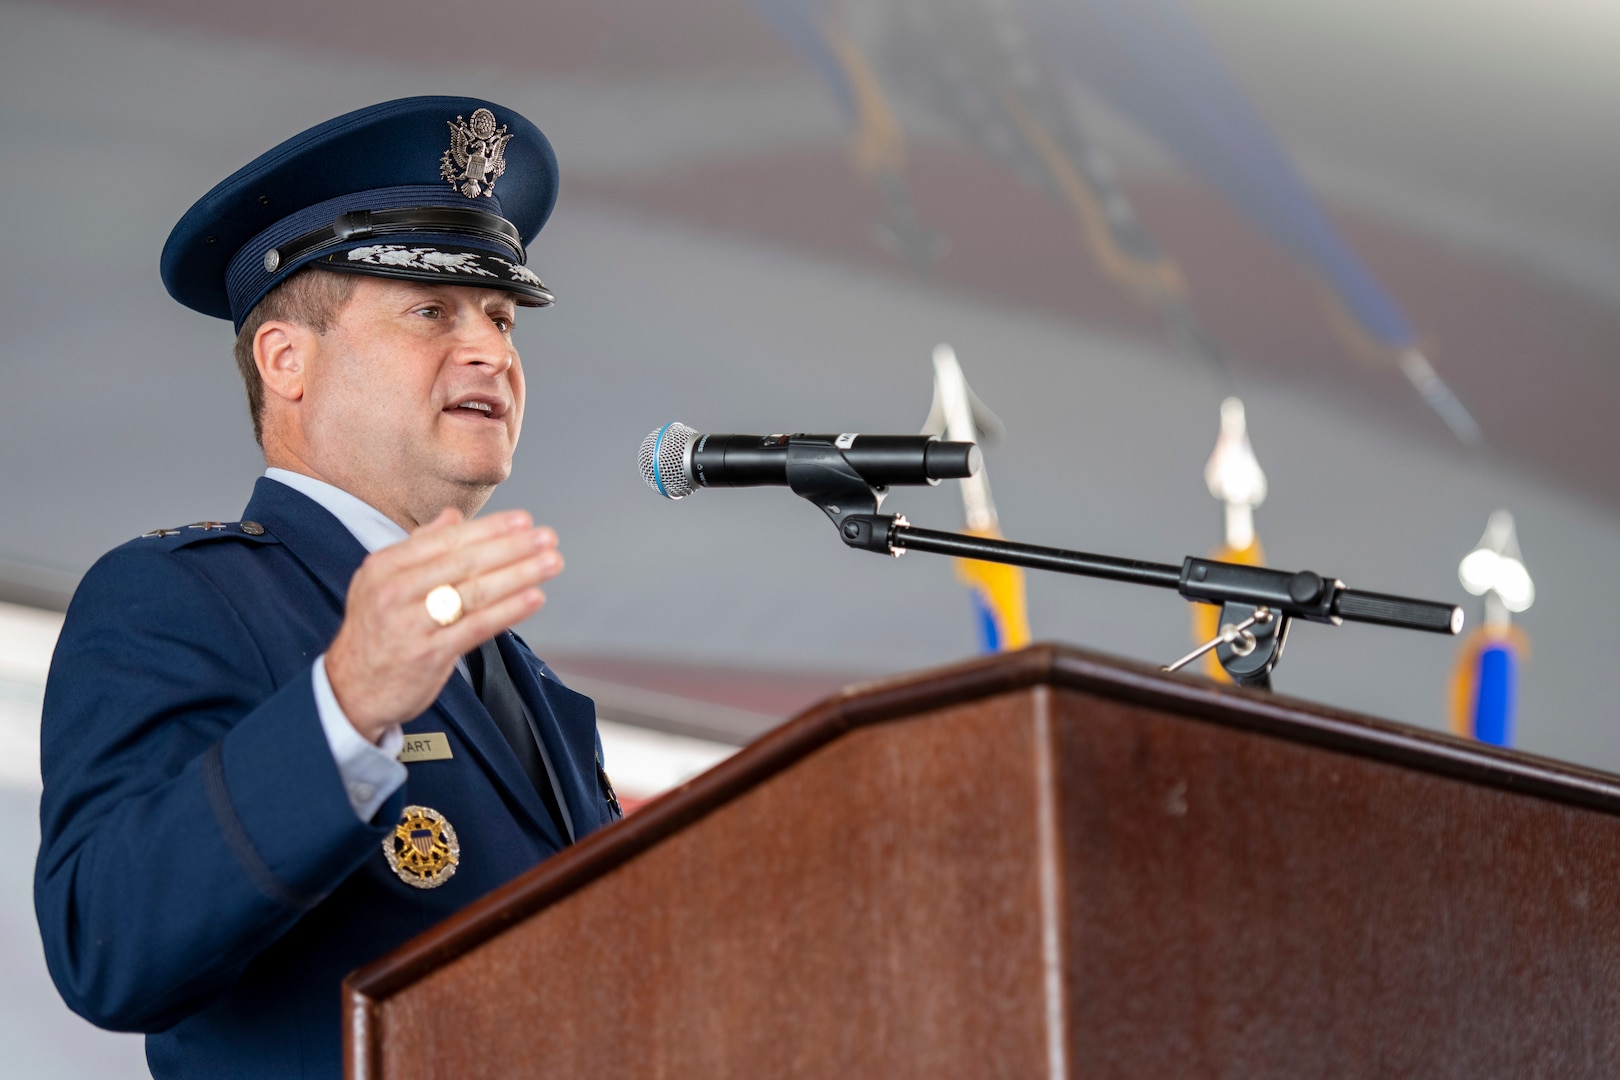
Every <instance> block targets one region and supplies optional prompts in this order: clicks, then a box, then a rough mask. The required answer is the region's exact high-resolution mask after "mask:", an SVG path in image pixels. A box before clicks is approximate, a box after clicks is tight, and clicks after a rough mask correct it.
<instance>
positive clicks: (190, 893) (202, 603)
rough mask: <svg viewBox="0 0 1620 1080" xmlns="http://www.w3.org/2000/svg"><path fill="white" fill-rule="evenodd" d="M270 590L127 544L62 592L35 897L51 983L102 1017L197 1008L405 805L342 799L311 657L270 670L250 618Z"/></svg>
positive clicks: (372, 846) (154, 1027)
mask: <svg viewBox="0 0 1620 1080" xmlns="http://www.w3.org/2000/svg"><path fill="white" fill-rule="evenodd" d="M244 587H246V586H244ZM267 599H268V598H264V597H251V596H242V597H235V598H227V597H226V596H225V595H224V594H223V593H222V592H221V591H220V589H219V588H217V587H216V586H215V585H214V584H213V583H212V582H211V581H209V580H208V579H207V578H206V577H204V576H203V575H202V574H201V573H200V572H199V571H198V570H197V569H196V567H195V566H193V565H192V564H191V562H190V560H188V559H185V558H181V557H177V556H176V555H175V554H174V553H171V552H169V551H165V550H162V549H156V548H153V549H148V550H139V549H131V548H128V547H126V548H121V549H119V550H118V551H115V552H113V553H112V554H110V555H108V556H107V557H105V558H104V559H102V560H101V562H99V563H98V564H97V565H96V566H95V567H94V568H92V570H91V571H90V573H89V574H88V575H87V576H86V577H85V579H84V581H83V583H82V584H81V585H80V588H79V591H78V593H77V594H76V595H75V597H74V600H73V603H72V605H71V606H70V608H69V611H68V614H67V619H66V621H65V623H64V625H63V629H62V634H61V637H60V639H59V640H58V644H57V648H56V654H55V656H54V658H53V659H52V662H51V673H50V677H49V680H48V682H47V685H46V690H45V708H44V719H43V725H42V730H41V766H42V772H43V774H44V781H45V789H44V796H43V799H42V801H41V805H40V827H41V843H40V853H39V861H38V863H37V864H36V867H35V875H34V903H35V909H36V912H37V914H38V917H39V924H40V932H41V936H42V938H43V939H44V944H45V957H46V962H47V964H48V966H49V968H50V971H51V976H52V978H53V979H54V980H55V981H56V985H57V988H58V989H59V990H60V991H61V993H62V996H63V998H64V999H65V1000H66V1001H67V1003H68V1005H69V1006H70V1007H71V1008H72V1009H73V1010H74V1011H75V1012H77V1013H79V1014H80V1015H82V1016H84V1017H85V1018H86V1019H88V1020H90V1021H92V1022H93V1023H96V1024H98V1025H100V1026H103V1027H108V1028H114V1029H117V1030H132V1031H160V1030H163V1029H165V1028H167V1027H170V1026H172V1025H173V1024H175V1023H176V1022H178V1021H179V1020H181V1019H184V1018H185V1017H186V1016H187V1015H189V1014H190V1013H192V1012H195V1011H197V1010H199V1009H201V1008H203V1007H205V1006H206V1005H207V1004H208V1003H209V1002H210V1001H211V1000H212V999H213V998H214V997H215V996H216V995H217V994H218V993H220V992H221V991H223V990H224V989H226V988H227V987H229V986H230V984H231V983H232V982H233V981H234V980H235V979H236V977H237V976H238V975H239V974H240V973H241V972H242V970H243V969H244V968H245V967H246V966H247V964H248V963H249V962H250V961H251V960H252V959H253V958H254V956H255V955H257V954H258V953H259V952H260V951H261V950H263V949H264V948H265V947H266V946H268V945H269V944H271V943H272V942H274V941H275V940H276V939H277V938H278V937H280V936H281V935H282V934H283V933H285V932H286V931H287V929H288V928H289V927H291V926H292V924H293V923H294V922H296V921H297V919H298V918H299V916H300V915H302V914H303V913H304V912H305V911H307V910H309V909H310V908H311V907H313V906H314V905H315V904H317V903H319V902H320V900H321V899H322V898H323V897H324V896H325V895H326V894H327V893H328V892H330V891H331V890H332V889H334V888H335V887H336V886H337V885H338V884H339V883H340V882H341V881H342V880H343V879H344V878H345V877H347V876H348V875H349V874H350V873H352V872H353V871H354V870H355V869H356V868H357V867H358V866H359V865H360V864H361V863H362V862H363V861H364V860H365V858H366V857H367V856H368V855H370V854H372V853H374V852H375V851H376V850H377V845H378V844H379V843H380V842H381V838H382V836H384V835H385V834H386V833H387V832H388V828H389V826H390V825H391V824H392V822H393V821H394V820H396V819H397V817H398V814H399V811H400V804H401V802H402V798H403V796H402V794H401V793H395V795H394V796H393V797H392V798H391V799H390V800H389V802H388V803H387V804H385V805H384V807H383V808H382V810H381V811H380V812H379V813H378V815H377V818H376V820H377V821H381V822H385V823H388V824H385V825H381V826H379V825H373V824H369V823H365V822H362V821H360V820H359V819H358V817H357V816H356V815H355V813H354V810H353V809H352V808H351V807H350V804H349V801H348V798H347V795H346V794H345V792H344V789H343V786H342V782H341V780H340V779H339V776H338V772H337V767H336V765H335V764H334V762H333V760H332V755H331V751H330V749H329V748H328V746H327V743H326V739H325V736H324V734H323V732H322V729H321V725H320V721H319V719H318V716H317V713H316V706H315V700H314V691H313V687H312V683H311V677H310V669H309V666H308V665H307V664H306V665H305V666H303V667H302V668H301V671H302V674H301V675H300V676H296V677H293V678H290V679H285V681H284V682H283V684H282V685H279V686H278V685H276V683H275V680H274V678H273V676H272V672H271V667H270V665H269V664H268V663H267V660H266V657H265V656H264V655H263V653H262V652H261V649H260V647H259V645H258V644H257V643H256V641H255V638H254V635H253V634H252V633H251V630H250V626H249V623H248V621H247V619H248V618H251V617H252V616H251V615H250V614H247V613H251V612H254V611H259V612H261V613H262V612H264V611H265V607H264V606H261V604H260V602H261V601H265V600H267ZM263 617H274V616H273V614H264V615H263ZM313 659H314V658H313V657H310V658H309V660H310V661H311V662H312V661H313Z"/></svg>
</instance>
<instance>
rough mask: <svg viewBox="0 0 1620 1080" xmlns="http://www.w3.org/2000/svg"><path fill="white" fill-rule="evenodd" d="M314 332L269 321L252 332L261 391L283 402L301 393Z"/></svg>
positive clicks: (313, 343)
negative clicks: (262, 387) (262, 384)
mask: <svg viewBox="0 0 1620 1080" xmlns="http://www.w3.org/2000/svg"><path fill="white" fill-rule="evenodd" d="M316 340H317V335H316V334H315V333H314V332H313V331H312V330H310V329H309V328H308V327H307V326H300V325H299V324H297V323H294V322H282V321H279V320H271V321H268V322H266V323H264V324H263V325H262V326H260V327H259V329H258V332H256V333H255V334H254V335H253V362H254V363H255V364H256V365H258V368H259V378H260V379H261V380H262V381H263V382H264V391H265V393H267V394H273V395H275V396H276V397H278V398H281V399H283V400H285V401H298V400H299V399H301V398H302V397H303V396H304V378H305V375H306V373H307V370H308V367H309V361H310V358H311V357H312V356H313V355H314V352H315V343H316Z"/></svg>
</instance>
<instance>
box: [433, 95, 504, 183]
mask: <svg viewBox="0 0 1620 1080" xmlns="http://www.w3.org/2000/svg"><path fill="white" fill-rule="evenodd" d="M445 123H446V124H448V125H449V127H450V149H448V150H446V151H445V152H444V156H443V157H441V158H440V159H439V175H440V176H442V177H444V178H445V179H446V180H448V181H449V182H450V186H451V187H453V188H455V189H456V190H457V191H459V192H461V193H462V194H463V195H465V196H467V198H469V199H476V198H478V196H480V195H486V196H487V195H493V194H495V181H496V179H497V178H498V177H499V176H500V175H501V174H502V173H503V172H505V171H506V144H507V143H509V142H511V141H512V136H511V135H509V134H507V131H506V125H505V124H502V125H501V126H500V127H499V128H497V127H496V126H495V114H494V113H492V112H490V111H489V110H488V109H478V110H476V111H474V112H473V114H472V119H471V120H466V121H464V120H462V118H461V117H459V116H458V117H456V118H455V119H454V120H446V121H445Z"/></svg>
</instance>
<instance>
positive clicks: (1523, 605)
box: [1450, 510, 1536, 746]
mask: <svg viewBox="0 0 1620 1080" xmlns="http://www.w3.org/2000/svg"><path fill="white" fill-rule="evenodd" d="M1457 577H1458V579H1459V580H1460V581H1461V582H1462V585H1463V588H1465V589H1467V590H1468V591H1469V592H1471V593H1473V594H1474V595H1475V596H1483V597H1484V598H1485V619H1484V622H1483V623H1482V624H1481V625H1480V626H1479V628H1478V629H1476V630H1474V631H1473V632H1472V633H1470V634H1469V635H1468V636H1467V637H1465V638H1464V639H1463V643H1462V648H1461V650H1460V653H1459V655H1458V657H1457V667H1456V669H1455V670H1454V671H1453V672H1452V676H1451V710H1450V711H1451V730H1452V731H1453V732H1455V733H1456V734H1458V735H1463V736H1468V737H1470V738H1475V739H1478V740H1479V741H1480V742H1485V743H1490V744H1492V745H1493V746H1512V745H1513V731H1514V723H1515V720H1516V717H1515V713H1516V712H1517V711H1518V696H1519V671H1520V669H1521V668H1522V667H1523V666H1524V662H1525V660H1527V659H1529V656H1530V639H1529V638H1528V637H1526V636H1525V633H1524V631H1523V630H1521V629H1519V628H1518V627H1517V626H1514V625H1513V621H1512V620H1513V616H1514V615H1516V614H1518V613H1520V612H1523V611H1528V610H1529V608H1530V605H1531V604H1533V603H1535V600H1536V586H1535V583H1534V582H1533V581H1531V580H1530V572H1529V571H1528V570H1526V569H1525V566H1524V557H1523V556H1522V555H1521V554H1520V553H1519V535H1518V530H1517V528H1516V526H1515V525H1514V522H1513V515H1512V514H1510V513H1508V512H1507V511H1506V510H1498V511H1496V512H1495V513H1493V514H1492V515H1491V517H1490V520H1489V521H1488V522H1487V523H1486V525H1485V535H1483V536H1481V537H1480V538H1479V544H1478V545H1476V546H1475V548H1474V550H1473V551H1471V552H1469V553H1468V556H1467V558H1465V559H1463V561H1462V562H1461V563H1460V564H1459V565H1458V567H1457Z"/></svg>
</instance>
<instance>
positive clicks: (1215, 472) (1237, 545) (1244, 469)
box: [1204, 397, 1266, 551]
mask: <svg viewBox="0 0 1620 1080" xmlns="http://www.w3.org/2000/svg"><path fill="white" fill-rule="evenodd" d="M1204 483H1205V484H1207V485H1208V486H1209V493H1210V494H1211V495H1213V496H1215V498H1217V499H1219V500H1221V501H1222V502H1223V503H1225V504H1226V546H1227V547H1228V548H1230V549H1232V550H1233V551H1242V550H1244V549H1245V548H1247V547H1248V546H1249V545H1250V544H1252V543H1254V508H1255V507H1257V506H1259V505H1260V504H1261V503H1263V502H1265V501H1266V474H1265V471H1264V470H1263V469H1261V468H1260V459H1259V458H1257V457H1255V455H1254V446H1253V445H1252V444H1251V443H1250V442H1249V427H1248V419H1247V417H1246V415H1245V413H1244V410H1243V402H1242V400H1241V399H1239V398H1236V397H1229V398H1227V399H1226V400H1225V401H1223V402H1221V433H1220V435H1218V436H1217V437H1216V439H1215V450H1214V452H1213V453H1211V454H1210V455H1209V461H1208V463H1207V464H1205V466H1204Z"/></svg>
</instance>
